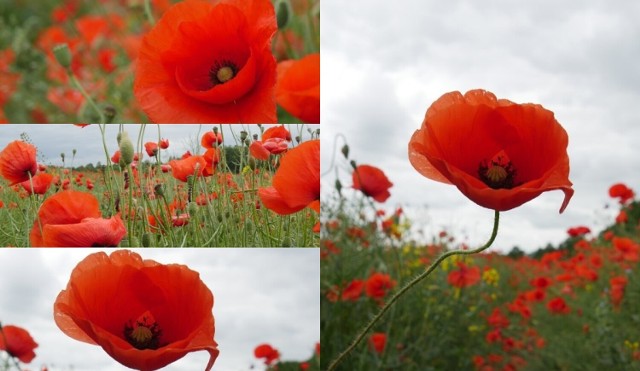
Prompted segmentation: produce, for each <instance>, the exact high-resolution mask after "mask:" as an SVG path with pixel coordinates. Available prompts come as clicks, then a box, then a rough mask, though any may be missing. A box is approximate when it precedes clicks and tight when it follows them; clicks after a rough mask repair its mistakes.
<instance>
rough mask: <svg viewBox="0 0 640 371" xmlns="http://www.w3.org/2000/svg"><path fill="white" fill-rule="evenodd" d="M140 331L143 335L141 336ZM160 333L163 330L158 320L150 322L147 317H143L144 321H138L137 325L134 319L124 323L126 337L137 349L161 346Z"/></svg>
mask: <svg viewBox="0 0 640 371" xmlns="http://www.w3.org/2000/svg"><path fill="white" fill-rule="evenodd" d="M140 327H142V328H140ZM140 333H143V335H142V336H141V334H140ZM160 335H162V330H160V329H159V328H158V324H157V323H156V322H153V323H152V324H149V323H147V321H146V318H143V320H142V321H136V323H135V325H134V324H133V322H132V321H129V323H126V324H125V325H124V338H125V339H126V340H127V342H129V344H131V345H133V347H134V348H136V349H140V350H143V349H158V348H160Z"/></svg>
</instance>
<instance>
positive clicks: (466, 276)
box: [447, 262, 481, 288]
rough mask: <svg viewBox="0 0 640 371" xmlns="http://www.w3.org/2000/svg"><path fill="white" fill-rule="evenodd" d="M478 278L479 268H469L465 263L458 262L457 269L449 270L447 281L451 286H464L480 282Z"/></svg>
mask: <svg viewBox="0 0 640 371" xmlns="http://www.w3.org/2000/svg"><path fill="white" fill-rule="evenodd" d="M480 278H481V276H480V268H478V267H471V268H469V267H467V265H466V264H464V263H462V262H458V269H456V270H453V271H451V272H449V275H448V276H447V282H449V284H450V285H451V286H454V287H458V288H465V287H469V286H473V285H475V284H476V283H478V282H480Z"/></svg>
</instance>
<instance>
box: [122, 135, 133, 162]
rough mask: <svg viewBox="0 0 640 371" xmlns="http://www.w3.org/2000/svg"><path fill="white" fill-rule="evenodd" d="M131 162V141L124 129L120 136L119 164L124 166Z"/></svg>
mask: <svg viewBox="0 0 640 371" xmlns="http://www.w3.org/2000/svg"><path fill="white" fill-rule="evenodd" d="M132 162H133V143H132V142H131V139H129V134H127V132H126V131H123V132H122V135H121V136H120V166H121V167H125V166H128V165H130V164H131V163H132Z"/></svg>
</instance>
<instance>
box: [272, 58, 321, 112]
mask: <svg viewBox="0 0 640 371" xmlns="http://www.w3.org/2000/svg"><path fill="white" fill-rule="evenodd" d="M276 101H277V102H278V104H279V105H281V106H282V108H284V109H285V110H286V111H287V112H289V113H290V114H291V115H293V116H295V117H297V118H299V119H300V120H302V121H304V122H309V123H320V53H315V54H309V55H307V56H306V57H304V58H302V59H300V60H288V61H283V62H280V63H278V84H277V85H276Z"/></svg>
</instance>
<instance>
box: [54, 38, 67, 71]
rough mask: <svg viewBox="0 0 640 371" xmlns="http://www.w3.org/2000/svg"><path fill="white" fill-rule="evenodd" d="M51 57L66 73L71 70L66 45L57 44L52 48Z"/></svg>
mask: <svg viewBox="0 0 640 371" xmlns="http://www.w3.org/2000/svg"><path fill="white" fill-rule="evenodd" d="M53 56H54V57H56V61H58V63H60V65H61V66H62V67H64V68H65V69H66V70H67V71H70V69H71V50H70V49H69V45H67V44H59V45H56V46H54V47H53Z"/></svg>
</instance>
